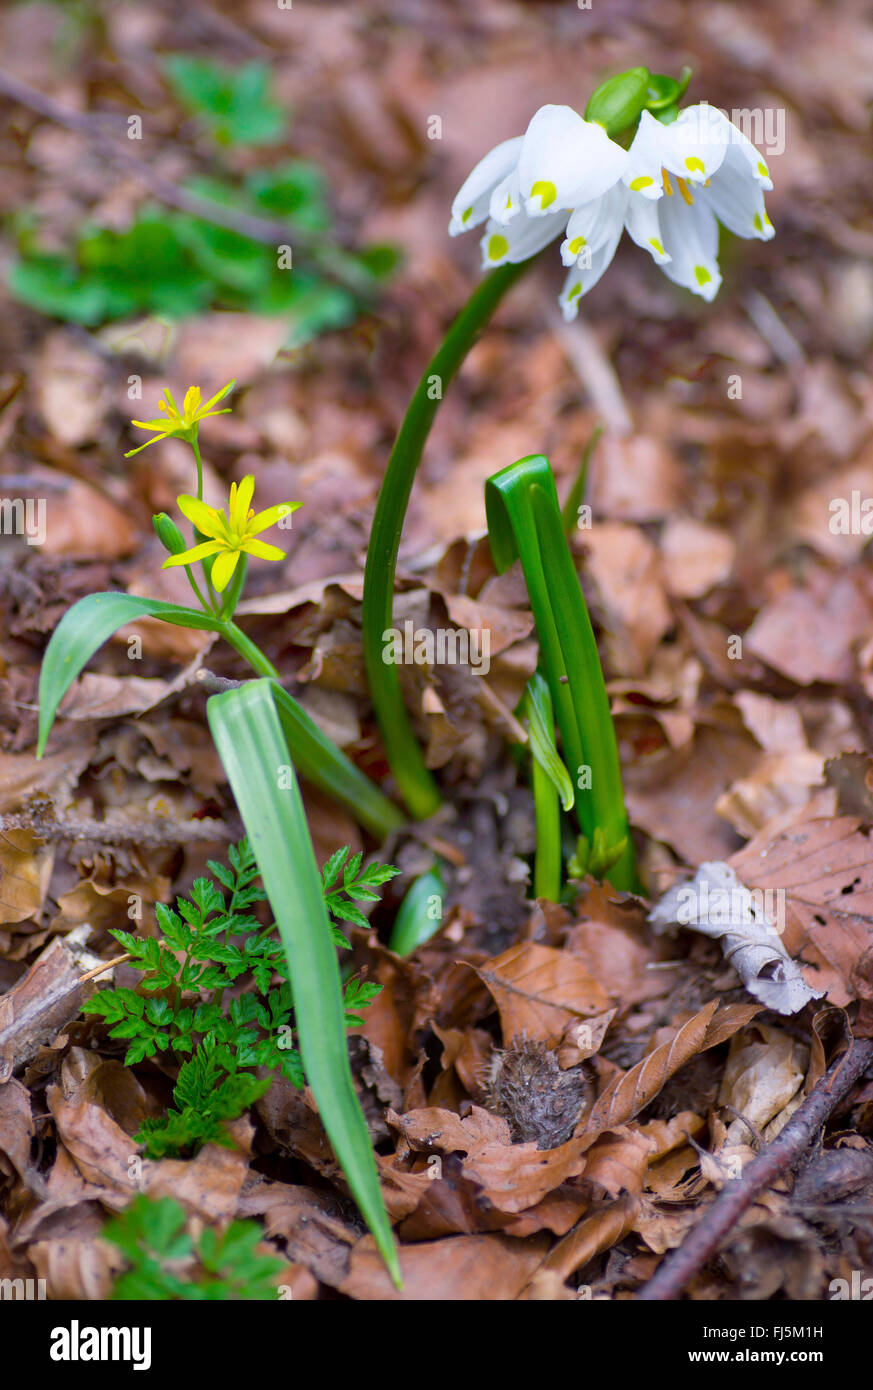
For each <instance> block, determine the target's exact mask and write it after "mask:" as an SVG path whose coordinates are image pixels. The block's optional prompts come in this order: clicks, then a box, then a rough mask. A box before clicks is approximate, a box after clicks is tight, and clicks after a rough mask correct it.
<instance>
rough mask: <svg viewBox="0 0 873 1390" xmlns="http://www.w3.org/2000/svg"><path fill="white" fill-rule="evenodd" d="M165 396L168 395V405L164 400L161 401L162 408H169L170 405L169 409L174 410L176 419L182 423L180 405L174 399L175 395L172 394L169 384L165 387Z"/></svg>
mask: <svg viewBox="0 0 873 1390" xmlns="http://www.w3.org/2000/svg"><path fill="white" fill-rule="evenodd" d="M164 396H165V397H166V400H167V405H164V403H163V401H161V408H162V409H163V410H166V409H167V406H169V409H170V411H171V412H172V414H173V415H174V416H175V417H176V419H177V420H178V421H179V422H180V423H181V420H182V416H181V415H180V414H179V407H178V406H177V405H176V402H175V401H174V400H173V397H172V396H171V395H170V388H169V386H165V387H164Z"/></svg>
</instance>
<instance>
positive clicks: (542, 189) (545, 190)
mask: <svg viewBox="0 0 873 1390" xmlns="http://www.w3.org/2000/svg"><path fill="white" fill-rule="evenodd" d="M530 196H531V197H532V198H539V200H540V207H541V208H542V209H543V211H544V212H545V210H546V208H548V207H551V205H552V203H553V202H554V201H555V199H556V198H557V196H558V190H557V188H556V187H555V185H554V184H553V183H551V182H550V181H549V180H548V179H538V180H537V182H536V183H535V184H534V185H533V187H532V188H531V191H530Z"/></svg>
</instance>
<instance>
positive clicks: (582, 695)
mask: <svg viewBox="0 0 873 1390" xmlns="http://www.w3.org/2000/svg"><path fill="white" fill-rule="evenodd" d="M485 506H486V512H487V517H488V534H489V539H490V541H491V551H492V554H493V556H494V563H495V565H496V566H497V569H498V572H500V573H503V571H504V570H506V569H508V568H509V566H510V565H511V564H512V563H513V562H514V561H515V560H516V559H518V558H520V559H521V565H522V569H523V571H524V577H525V581H526V583H527V589H528V594H529V595H530V603H531V609H532V611H533V615H534V621H535V623H536V628H537V635H538V637H539V642H540V652H541V660H542V667H543V670H544V673H545V676H546V679H547V681H548V683H549V690H550V692H551V696H552V701H553V703H554V707H555V712H556V715H557V721H558V727H559V728H560V730H561V737H562V740H563V751H564V761H565V762H566V763H567V764H568V765H569V768H570V775H571V776H577V775H578V771H580V770H581V769H582V768H584V767H586V766H587V767H588V768H590V769H591V788H590V790H583V791H581V792H580V794H579V795H578V796H577V798H576V814H577V818H578V821H579V825H580V828H581V829H582V831H583V833H584V834H585V835H586V836H587V837H588V840H589V841H593V839H594V830H595V828H596V827H600V829H601V831H602V833H603V834H604V835H605V837H606V842H607V845H610V846H612V845H616V846H617V845H618V844H619V843H620V842H621V841H622V839H624V838H625V837H626V838H627V845H626V847H625V850H624V852H623V853H622V855H621V857H620V858H619V859H618V861H617V862H616V864H615V865H614V867H613V868H612V869H611V870H610V872H609V874H608V877H609V879H610V881H611V882H612V883H613V884H614V885H615V886H616V888H633V887H635V885H636V873H635V869H634V858H633V848H632V846H631V841H630V835H629V832H628V821H627V812H626V811H625V806H624V791H623V788H622V782H621V766H620V763H619V758H618V745H617V743H616V738H615V728H614V726H613V723H612V715H611V713H610V709H609V697H608V695H607V693H606V686H605V684H604V680H603V671H602V669H601V666H600V658H599V656H598V653H597V642H596V640H595V637H594V631H593V629H592V627H591V619H590V618H589V616H588V609H587V606H586V604H585V599H584V598H583V596H582V589H581V587H580V584H579V577H578V575H577V573H576V568H575V565H574V564H573V557H572V555H571V554H570V549H569V546H568V544H567V540H566V537H565V535H564V527H563V521H562V518H561V509H560V506H559V503H558V494H557V490H556V488H555V479H554V476H553V474H552V470H551V468H550V466H549V462H548V460H547V459H545V458H543V457H542V455H536V454H535V455H531V456H530V457H528V458H523V459H519V461H518V462H517V463H514V464H511V465H510V466H509V467H508V468H504V469H502V470H501V471H500V472H499V473H495V474H494V475H493V476H492V477H491V478H489V479H488V481H487V483H486V484H485Z"/></svg>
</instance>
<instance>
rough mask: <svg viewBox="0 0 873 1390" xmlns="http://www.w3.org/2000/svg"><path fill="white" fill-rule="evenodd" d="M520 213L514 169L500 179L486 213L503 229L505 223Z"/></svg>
mask: <svg viewBox="0 0 873 1390" xmlns="http://www.w3.org/2000/svg"><path fill="white" fill-rule="evenodd" d="M521 211H522V207H521V193H520V191H519V182H518V168H514V169H513V170H512V171H511V172H510V173H509V174H507V176H506V178H505V179H501V181H500V183H499V184H498V185H497V187H496V188H495V190H494V192H493V193H492V194H491V202H490V204H489V208H488V213H489V216H490V217H492V218H493V219H494V221H495V222H499V223H500V225H501V227H505V226H506V223H507V222H509V221H510V219H511V218H513V217H515V215H516V213H517V212H521Z"/></svg>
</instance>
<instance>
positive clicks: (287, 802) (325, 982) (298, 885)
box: [206, 679, 400, 1285]
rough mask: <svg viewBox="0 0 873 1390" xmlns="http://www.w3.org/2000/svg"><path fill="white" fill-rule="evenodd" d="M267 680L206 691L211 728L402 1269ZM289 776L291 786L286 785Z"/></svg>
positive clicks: (311, 1066)
mask: <svg viewBox="0 0 873 1390" xmlns="http://www.w3.org/2000/svg"><path fill="white" fill-rule="evenodd" d="M274 691H275V687H274V686H273V684H272V683H271V682H270V681H269V680H268V679H264V680H260V681H253V682H250V683H249V684H248V685H245V686H242V687H240V688H238V689H236V690H229V691H226V692H225V693H224V694H221V695H216V696H213V697H212V698H211V699H210V700H209V702H208V704H207V707H206V709H207V717H208V719H209V727H210V729H211V731H212V736H213V738H214V740H215V744H216V747H217V749H218V752H219V755H220V757H221V760H222V762H223V764H224V768H225V771H226V772H227V776H228V780H229V782H230V785H231V789H232V791H233V793H234V796H235V798H236V802H237V805H238V807H239V810H240V814H241V815H242V818H243V821H244V823H245V827H246V831H247V834H248V836H249V839H250V841H251V845H252V849H253V850H254V853H255V857H256V858H257V861H258V865H259V867H260V870H261V877H262V879H263V883H264V887H265V889H266V891H267V896H268V898H269V900H270V904H271V906H272V909H273V912H274V914H275V918H276V924H277V927H278V929H279V934H280V937H281V940H282V944H283V947H284V949H285V954H286V957H287V959H288V965H289V968H290V971H291V978H292V981H293V994H294V1005H295V1015H296V1023H297V1039H298V1043H299V1047H300V1053H301V1056H302V1058H303V1065H304V1069H305V1071H306V1075H307V1078H308V1080H309V1084H310V1086H311V1087H312V1091H313V1094H314V1096H315V1099H316V1101H317V1103H318V1107H319V1112H320V1114H321V1118H322V1122H323V1124H324V1127H325V1129H326V1131H327V1134H328V1137H329V1138H330V1141H331V1143H332V1145H333V1148H334V1152H335V1153H336V1156H337V1159H338V1160H339V1163H340V1165H341V1166H342V1169H343V1172H344V1173H345V1175H346V1179H347V1181H348V1183H349V1187H350V1188H351V1191H352V1194H353V1196H354V1198H355V1200H356V1201H357V1203H358V1205H359V1207H360V1209H361V1212H362V1213H363V1215H364V1218H365V1220H366V1221H367V1224H368V1225H369V1227H370V1229H371V1231H372V1232H373V1234H374V1236H375V1238H376V1243H377V1245H378V1247H379V1250H380V1251H381V1253H382V1256H383V1258H384V1260H385V1263H386V1265H387V1266H388V1268H389V1270H390V1272H391V1275H392V1278H393V1279H394V1281H395V1283H397V1284H398V1285H399V1282H400V1267H399V1261H398V1257H397V1251H396V1247H395V1245H394V1238H393V1235H392V1231H391V1225H390V1222H389V1220H388V1216H387V1213H386V1211H385V1206H384V1202H383V1200H382V1194H381V1190H380V1186H379V1176H378V1170H377V1167H376V1161H375V1158H374V1155H373V1149H372V1145H371V1143H370V1137H369V1132H368V1130H367V1124H366V1121H365V1119H364V1116H363V1112H362V1111H361V1107H360V1104H359V1101H358V1097H357V1093H356V1091H355V1087H354V1082H353V1080H352V1073H351V1068H350V1065H349V1057H348V1045H347V1041H346V1026H345V1017H344V1012H345V1011H344V1006H343V991H342V985H341V981H340V973H339V965H338V963H337V958H336V952H335V950H334V946H333V942H332V939H331V934H330V924H329V920H328V916H327V911H326V909H325V905H324V898H323V892H322V881H321V874H320V872H319V870H318V868H317V866H316V863H315V859H314V855H313V851H312V842H311V840H310V837H309V829H308V826H307V824H306V817H305V814H304V811H303V803H302V800H301V798H300V792H299V790H298V787H297V783H296V779H295V778H294V777H293V776H292V777H291V778H290V779H289V778H288V776H287V772H285V773H284V774H283V775H282V777H281V782H282V786H281V787H280V785H279V782H280V776H279V770H280V769H285V768H287V765H288V756H289V755H288V748H287V744H286V742H285V739H284V736H283V733H282V726H281V724H280V721H279V715H278V713H277V709H276V703H274ZM289 782H290V785H288V783H289Z"/></svg>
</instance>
